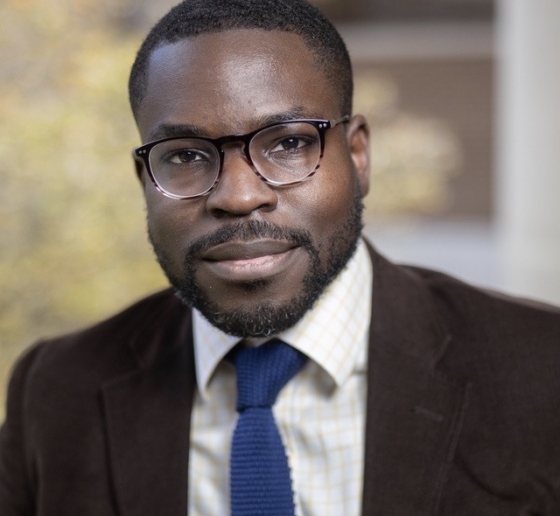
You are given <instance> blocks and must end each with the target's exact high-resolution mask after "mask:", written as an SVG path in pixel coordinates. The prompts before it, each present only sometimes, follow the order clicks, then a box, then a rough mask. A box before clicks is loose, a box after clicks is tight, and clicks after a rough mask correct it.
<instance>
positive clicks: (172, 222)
mask: <svg viewBox="0 0 560 516" xmlns="http://www.w3.org/2000/svg"><path fill="white" fill-rule="evenodd" d="M145 195H146V207H147V217H148V230H149V232H150V235H151V238H152V240H153V242H154V244H155V245H156V246H158V248H159V250H160V251H161V252H163V253H165V255H166V257H167V258H168V259H169V260H170V261H171V263H173V264H175V263H176V264H179V266H182V263H183V257H184V254H185V251H186V249H187V246H188V244H189V242H191V241H192V240H193V239H194V238H196V236H197V235H196V234H195V229H196V228H198V227H199V226H200V224H197V222H196V221H197V219H198V212H199V211H200V209H201V208H200V204H201V203H200V202H199V201H198V200H197V199H193V200H190V201H189V200H185V201H181V200H176V199H170V198H168V197H165V196H164V195H162V194H161V193H160V192H158V191H157V190H156V189H155V188H153V187H150V186H148V187H147V188H146V192H145Z"/></svg>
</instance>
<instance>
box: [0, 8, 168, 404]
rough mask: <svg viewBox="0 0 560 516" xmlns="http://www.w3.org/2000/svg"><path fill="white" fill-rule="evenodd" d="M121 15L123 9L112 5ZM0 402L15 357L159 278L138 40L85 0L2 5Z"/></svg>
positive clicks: (147, 288) (118, 304)
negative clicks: (141, 127)
mask: <svg viewBox="0 0 560 516" xmlns="http://www.w3.org/2000/svg"><path fill="white" fill-rule="evenodd" d="M117 14H119V16H120V14H122V13H120V12H117ZM0 19H1V20H2V25H3V26H2V29H1V30H0V62H1V63H2V66H1V68H0V113H1V117H0V134H2V137H1V138H0V177H1V181H2V184H1V187H0V231H1V236H0V385H1V386H2V387H0V397H1V398H2V399H3V396H2V394H3V391H2V389H3V387H4V385H5V381H6V377H7V374H8V370H9V368H10V366H11V363H12V362H13V360H14V358H15V356H16V355H17V354H19V353H20V352H21V350H22V349H23V348H24V347H25V346H27V345H29V344H30V343H31V342H32V341H34V340H35V339H37V338H38V337H39V336H42V335H52V334H55V333H60V332H63V331H68V330H71V329H73V328H77V327H79V326H82V325H84V324H87V323H89V322H91V321H94V320H95V319H98V318H100V317H102V316H105V315H106V314H109V313H110V312H112V311H114V310H116V309H118V308H119V307H122V306H123V305H125V304H126V303H128V302H130V301H131V300H133V299H134V298H137V297H139V296H141V295H142V294H144V293H146V292H147V291H151V290H155V289H156V288H159V287H161V286H162V285H164V284H165V281H164V279H163V278H162V275H161V273H160V272H159V268H158V267H157V265H155V264H154V260H153V257H152V254H151V252H150V250H149V246H148V245H147V243H146V238H145V236H144V233H145V231H144V222H143V220H144V215H143V207H142V196H141V191H140V187H139V185H138V183H137V181H136V179H135V177H134V173H133V165H132V161H131V158H130V153H129V151H130V149H131V148H132V147H133V146H134V145H137V144H138V137H137V135H136V132H135V128H134V124H133V120H132V117H131V116H130V114H129V108H128V100H127V92H126V84H127V77H128V71H129V69H130V64H131V63H132V60H133V58H134V53H135V51H136V49H137V47H138V44H139V41H140V37H139V35H137V34H135V33H134V32H132V31H129V32H123V31H117V30H116V27H117V24H116V23H114V22H115V20H116V21H119V19H118V18H115V9H114V6H113V7H112V8H111V6H110V4H109V3H108V2H105V3H103V2H97V1H95V2H94V1H92V0H52V1H51V2H50V3H49V5H48V7H46V6H45V4H44V3H41V2H39V1H38V0H4V2H3V3H2V4H1V5H0Z"/></svg>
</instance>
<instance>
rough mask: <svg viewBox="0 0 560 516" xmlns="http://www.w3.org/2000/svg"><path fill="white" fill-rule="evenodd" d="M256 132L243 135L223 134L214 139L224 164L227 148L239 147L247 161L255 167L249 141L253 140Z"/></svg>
mask: <svg viewBox="0 0 560 516" xmlns="http://www.w3.org/2000/svg"><path fill="white" fill-rule="evenodd" d="M253 136H254V133H251V134H242V135H231V136H223V137H222V138H219V139H217V140H214V145H215V146H216V147H217V148H218V149H219V151H220V155H221V158H222V166H223V165H224V163H225V158H226V150H228V149H230V150H231V149H235V148H236V149H238V151H241V155H242V156H243V157H244V158H245V161H246V162H247V163H248V164H249V165H251V167H252V168H254V164H253V160H252V159H251V155H250V154H249V142H250V141H251V139H252V137H253Z"/></svg>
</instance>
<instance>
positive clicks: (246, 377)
mask: <svg viewBox="0 0 560 516" xmlns="http://www.w3.org/2000/svg"><path fill="white" fill-rule="evenodd" d="M232 360H233V363H234V364H235V368H236V369H237V410H238V411H239V412H242V411H243V410H244V409H246V408H249V407H272V405H273V404H274V402H275V401H276V398H277V396H278V393H279V392H280V391H281V390H282V388H283V387H284V385H286V383H288V381H289V380H290V379H291V378H292V377H293V376H294V375H295V374H296V373H297V372H298V371H299V370H300V369H301V368H302V367H303V365H304V364H305V362H306V361H307V357H306V356H305V355H304V354H303V353H300V352H299V351H298V350H297V349H294V348H293V347H291V346H290V345H288V344H286V343H285V342H282V341H281V340H271V341H269V342H266V343H265V344H262V345H261V346H257V347H250V348H238V349H236V350H235V352H234V353H233V356H232Z"/></svg>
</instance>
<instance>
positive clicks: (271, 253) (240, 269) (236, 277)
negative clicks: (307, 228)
mask: <svg viewBox="0 0 560 516" xmlns="http://www.w3.org/2000/svg"><path fill="white" fill-rule="evenodd" d="M299 249H300V247H299V246H297V244H294V243H293V242H288V241H284V240H269V239H266V240H253V241H248V242H245V241H241V242H240V241H233V242H226V243H223V244H218V245H216V246H213V247H211V248H210V249H208V250H207V251H205V252H204V253H203V254H202V256H201V259H202V263H203V264H204V265H205V266H206V267H208V269H209V270H210V271H211V272H212V273H213V274H215V275H216V276H218V277H220V278H221V279H223V280H226V281H233V282H236V281H254V280H259V279H266V278H269V277H272V276H275V275H277V274H279V273H281V272H282V271H284V270H286V269H287V268H288V267H289V266H290V265H291V264H292V262H293V260H294V258H295V257H296V256H297V255H298V254H299V253H298V250H299Z"/></svg>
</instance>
